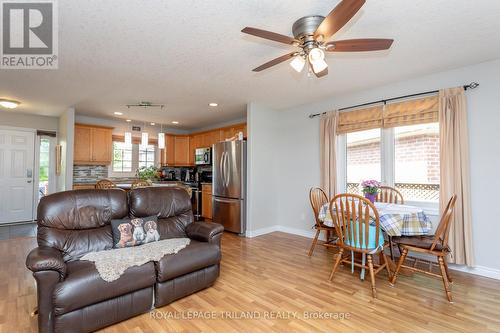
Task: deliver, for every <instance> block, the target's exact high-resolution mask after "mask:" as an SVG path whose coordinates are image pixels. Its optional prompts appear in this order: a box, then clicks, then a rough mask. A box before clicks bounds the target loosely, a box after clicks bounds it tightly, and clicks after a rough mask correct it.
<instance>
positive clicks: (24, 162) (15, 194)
mask: <svg viewBox="0 0 500 333" xmlns="http://www.w3.org/2000/svg"><path fill="white" fill-rule="evenodd" d="M34 150H35V131H34V130H29V129H26V130H23V129H14V128H13V129H8V128H6V129H3V128H0V189H1V190H0V225H1V224H8V223H14V222H24V221H32V220H33V207H34V200H33V198H34V184H33V172H34V166H35V154H34Z"/></svg>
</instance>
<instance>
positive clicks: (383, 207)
mask: <svg viewBox="0 0 500 333" xmlns="http://www.w3.org/2000/svg"><path fill="white" fill-rule="evenodd" d="M374 206H375V208H376V209H377V211H378V215H379V219H380V228H381V229H382V230H383V231H384V232H385V233H386V234H387V236H389V237H395V236H422V235H428V234H429V232H430V231H431V230H432V222H431V220H430V219H429V218H428V217H427V215H426V214H425V212H424V210H423V209H422V208H420V207H416V206H410V205H401V204H395V203H385V202H375V203H374ZM329 208H330V204H329V203H326V204H324V205H323V206H322V207H321V209H320V211H319V214H318V218H319V220H320V221H321V222H323V224H324V225H326V226H329V227H333V219H332V216H331V213H330V209H329Z"/></svg>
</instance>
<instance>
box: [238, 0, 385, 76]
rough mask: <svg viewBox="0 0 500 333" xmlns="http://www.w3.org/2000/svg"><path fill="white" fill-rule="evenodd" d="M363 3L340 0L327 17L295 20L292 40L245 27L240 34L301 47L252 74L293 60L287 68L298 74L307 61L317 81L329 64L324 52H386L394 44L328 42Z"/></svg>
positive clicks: (373, 40)
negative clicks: (290, 67) (291, 68)
mask: <svg viewBox="0 0 500 333" xmlns="http://www.w3.org/2000/svg"><path fill="white" fill-rule="evenodd" d="M365 1H366V0H342V1H340V3H339V4H338V5H337V6H336V7H335V8H334V9H333V10H332V11H331V12H330V14H328V16H327V17H324V16H319V15H313V16H305V17H302V18H300V19H298V20H297V21H295V23H294V24H293V26H292V33H293V36H294V37H293V38H292V37H289V36H285V35H281V34H277V33H275V32H271V31H266V30H262V29H257V28H250V27H246V28H244V29H243V30H241V32H244V33H246V34H249V35H253V36H257V37H261V38H265V39H270V40H272V41H275V42H279V43H284V44H289V45H293V46H296V47H298V48H300V50H298V51H294V52H291V53H288V54H285V55H283V56H281V57H279V58H276V59H273V60H271V61H269V62H266V63H265V64H263V65H261V66H259V67H257V68H254V69H253V71H254V72H260V71H262V70H264V69H267V68H269V67H272V66H274V65H277V64H279V63H282V62H283V61H287V60H289V59H292V58H293V60H292V61H291V62H290V66H292V67H293V69H295V70H296V71H297V72H301V71H302V69H303V68H304V66H305V64H306V61H308V62H309V65H310V67H311V70H312V72H313V73H314V74H315V75H316V76H317V77H318V78H320V77H323V76H325V75H327V74H328V64H327V63H326V62H325V51H326V52H362V51H380V50H387V49H389V48H390V47H391V45H392V42H393V40H392V39H380V38H364V39H348V40H339V41H330V42H328V41H327V40H328V39H329V38H330V37H331V36H333V35H334V34H335V33H336V32H337V31H339V30H340V29H341V28H342V27H343V26H344V25H345V24H346V23H347V22H349V20H350V19H351V18H352V17H353V16H354V15H355V14H356V13H357V12H358V11H359V9H360V8H361V7H362V6H363V4H364V3H365Z"/></svg>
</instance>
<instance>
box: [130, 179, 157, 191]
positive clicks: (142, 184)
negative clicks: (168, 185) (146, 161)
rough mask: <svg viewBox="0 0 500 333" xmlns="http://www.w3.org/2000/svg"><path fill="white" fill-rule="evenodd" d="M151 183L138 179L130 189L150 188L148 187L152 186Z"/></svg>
mask: <svg viewBox="0 0 500 333" xmlns="http://www.w3.org/2000/svg"><path fill="white" fill-rule="evenodd" d="M151 185H152V184H151V182H150V181H149V180H145V179H136V180H134V181H133V182H132V185H131V186H130V189H132V190H133V189H135V188H138V187H148V186H151Z"/></svg>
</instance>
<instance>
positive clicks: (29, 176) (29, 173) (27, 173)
mask: <svg viewBox="0 0 500 333" xmlns="http://www.w3.org/2000/svg"><path fill="white" fill-rule="evenodd" d="M32 177H33V170H32V169H26V178H32Z"/></svg>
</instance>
